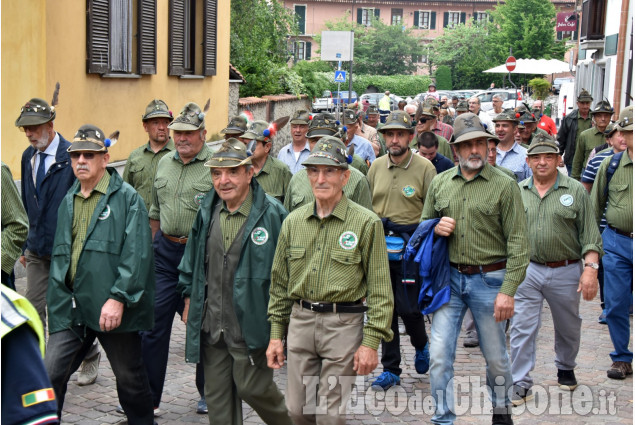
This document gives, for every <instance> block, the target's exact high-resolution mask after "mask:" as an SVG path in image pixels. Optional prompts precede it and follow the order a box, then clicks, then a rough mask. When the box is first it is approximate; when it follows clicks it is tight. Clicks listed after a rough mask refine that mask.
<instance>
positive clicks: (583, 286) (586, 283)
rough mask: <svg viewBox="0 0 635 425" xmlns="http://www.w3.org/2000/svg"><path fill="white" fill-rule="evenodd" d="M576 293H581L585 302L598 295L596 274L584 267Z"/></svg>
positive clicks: (594, 271)
mask: <svg viewBox="0 0 635 425" xmlns="http://www.w3.org/2000/svg"><path fill="white" fill-rule="evenodd" d="M578 292H582V298H584V300H585V301H591V300H592V299H593V298H595V296H596V295H597V293H598V272H597V270H595V269H592V268H590V267H585V268H584V271H583V272H582V276H580V284H579V285H578Z"/></svg>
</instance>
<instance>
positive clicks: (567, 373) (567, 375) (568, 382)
mask: <svg viewBox="0 0 635 425" xmlns="http://www.w3.org/2000/svg"><path fill="white" fill-rule="evenodd" d="M558 385H559V386H560V389H561V390H567V391H573V390H575V388H576V387H577V386H578V380H577V379H575V373H574V372H573V370H562V369H558Z"/></svg>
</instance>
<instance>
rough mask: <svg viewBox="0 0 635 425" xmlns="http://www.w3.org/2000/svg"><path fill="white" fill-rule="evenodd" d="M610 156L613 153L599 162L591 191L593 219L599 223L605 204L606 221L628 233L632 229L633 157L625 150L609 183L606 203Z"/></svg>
mask: <svg viewBox="0 0 635 425" xmlns="http://www.w3.org/2000/svg"><path fill="white" fill-rule="evenodd" d="M612 158H613V155H611V156H608V157H607V158H606V159H605V160H604V161H602V164H600V168H599V170H598V174H597V176H596V177H595V183H594V184H593V190H592V191H591V200H592V201H593V208H594V209H595V219H596V221H597V223H598V225H599V224H600V220H601V219H602V213H603V212H604V206H605V205H606V222H607V223H608V224H609V225H610V226H613V227H615V228H617V229H620V230H621V231H623V232H629V233H630V232H632V231H633V159H632V158H631V157H629V156H628V150H625V151H624V153H623V154H622V159H621V161H620V163H619V165H618V167H617V169H616V170H615V174H613V178H612V179H611V182H610V183H609V190H608V205H607V195H605V189H606V180H607V178H606V170H607V169H608V167H609V164H610V163H611V159H612Z"/></svg>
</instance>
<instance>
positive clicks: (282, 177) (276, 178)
mask: <svg viewBox="0 0 635 425" xmlns="http://www.w3.org/2000/svg"><path fill="white" fill-rule="evenodd" d="M254 177H255V178H256V180H257V181H258V184H259V185H260V186H261V187H262V189H263V190H264V191H265V193H266V194H267V195H270V196H273V197H274V198H276V199H277V200H278V201H280V202H283V201H284V194H285V193H287V188H288V187H289V182H290V181H291V177H292V174H291V171H289V167H287V164H285V163H284V162H282V161H280V160H279V159H275V158H273V157H270V156H268V157H267V160H266V161H265V165H263V166H262V169H261V170H260V171H259V172H258V174H254Z"/></svg>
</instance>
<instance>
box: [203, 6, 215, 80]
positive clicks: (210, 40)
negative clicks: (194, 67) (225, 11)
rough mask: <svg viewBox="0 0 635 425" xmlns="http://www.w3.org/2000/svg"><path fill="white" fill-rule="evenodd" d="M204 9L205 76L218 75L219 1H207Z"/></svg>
mask: <svg viewBox="0 0 635 425" xmlns="http://www.w3.org/2000/svg"><path fill="white" fill-rule="evenodd" d="M204 8H205V14H204V15H205V16H204V19H205V22H204V24H203V25H204V30H203V75H216V22H217V0H207V1H206V2H205V6H204Z"/></svg>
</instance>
